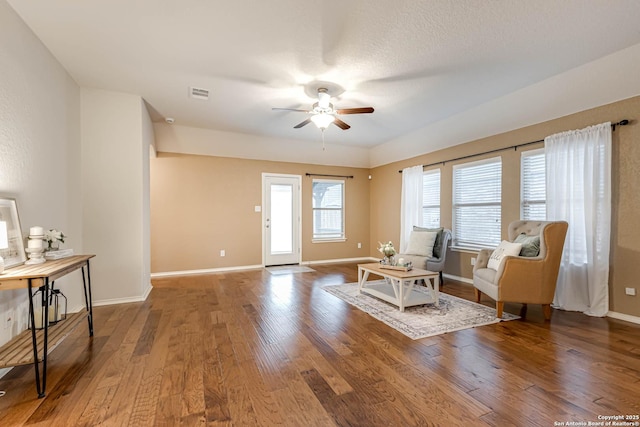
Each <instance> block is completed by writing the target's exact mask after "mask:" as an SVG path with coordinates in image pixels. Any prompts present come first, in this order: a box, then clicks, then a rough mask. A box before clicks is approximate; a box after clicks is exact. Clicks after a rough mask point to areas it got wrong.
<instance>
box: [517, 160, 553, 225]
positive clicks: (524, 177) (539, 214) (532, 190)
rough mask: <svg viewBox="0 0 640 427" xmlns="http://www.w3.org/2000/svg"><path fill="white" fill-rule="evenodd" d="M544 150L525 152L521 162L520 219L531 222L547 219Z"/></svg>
mask: <svg viewBox="0 0 640 427" xmlns="http://www.w3.org/2000/svg"><path fill="white" fill-rule="evenodd" d="M545 176H546V173H545V158H544V148H541V149H539V150H531V151H525V152H523V153H522V157H521V161H520V203H521V204H520V217H521V218H522V219H530V220H536V219H538V220H543V221H544V220H545V219H546V218H547V191H546V188H545Z"/></svg>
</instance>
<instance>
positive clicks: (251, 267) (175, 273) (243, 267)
mask: <svg viewBox="0 0 640 427" xmlns="http://www.w3.org/2000/svg"><path fill="white" fill-rule="evenodd" d="M263 267H264V266H263V265H240V266H237V267H220V268H203V269H201V270H182V271H165V272H161V273H151V278H152V279H160V278H162V277H176V276H192V275H195V274H209V273H223V272H225V271H241V270H257V269H259V268H263Z"/></svg>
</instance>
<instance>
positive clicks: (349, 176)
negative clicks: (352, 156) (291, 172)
mask: <svg viewBox="0 0 640 427" xmlns="http://www.w3.org/2000/svg"><path fill="white" fill-rule="evenodd" d="M305 175H306V176H324V177H329V178H347V179H349V178H353V175H326V174H323V173H309V172H307V173H306V174H305Z"/></svg>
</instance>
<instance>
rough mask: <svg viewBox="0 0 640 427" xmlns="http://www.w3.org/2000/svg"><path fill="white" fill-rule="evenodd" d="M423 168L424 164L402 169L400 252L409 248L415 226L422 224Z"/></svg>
mask: <svg viewBox="0 0 640 427" xmlns="http://www.w3.org/2000/svg"><path fill="white" fill-rule="evenodd" d="M422 170H423V168H422V165H419V166H414V167H411V168H406V169H403V170H402V200H401V205H400V252H399V253H404V251H405V249H407V244H408V243H409V236H411V230H413V226H414V225H417V226H421V225H422Z"/></svg>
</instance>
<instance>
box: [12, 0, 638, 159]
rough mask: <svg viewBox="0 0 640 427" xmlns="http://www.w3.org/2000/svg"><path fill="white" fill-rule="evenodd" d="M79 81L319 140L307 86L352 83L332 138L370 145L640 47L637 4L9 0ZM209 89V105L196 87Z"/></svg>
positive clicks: (253, 128)
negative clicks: (366, 109)
mask: <svg viewBox="0 0 640 427" xmlns="http://www.w3.org/2000/svg"><path fill="white" fill-rule="evenodd" d="M8 1H9V3H10V4H11V5H12V6H13V8H14V9H15V10H16V11H17V12H18V14H19V15H20V16H21V17H22V18H23V19H24V21H25V22H26V23H27V25H29V26H30V27H31V28H32V30H33V31H34V32H35V34H36V35H37V36H38V37H39V38H40V39H41V40H42V41H43V43H44V44H45V45H46V46H47V47H48V48H49V49H50V50H51V52H52V53H53V55H54V56H55V57H56V58H57V59H58V60H59V61H60V62H61V63H62V65H63V66H64V67H65V68H66V69H67V70H68V71H69V73H70V74H71V75H72V76H73V78H74V79H75V80H76V82H77V83H78V84H79V85H81V86H85V87H93V88H102V89H107V90H114V91H122V92H128V93H134V94H139V95H141V96H142V97H143V98H144V99H145V100H146V101H147V103H148V104H149V105H150V106H151V107H152V113H153V118H154V119H155V120H162V117H173V118H175V122H176V124H180V125H184V126H194V127H200V128H206V129H214V130H220V131H227V132H238V133H246V134H254V135H266V136H270V137H276V138H282V139H283V140H292V139H296V140H310V141H314V142H317V141H318V134H319V131H318V130H317V129H316V128H315V127H314V126H313V125H312V124H310V125H308V126H305V127H304V128H302V129H293V126H294V125H296V124H297V123H299V122H301V121H302V120H304V119H305V118H306V116H305V115H304V113H295V112H282V111H272V110H271V107H286V108H305V109H306V108H308V107H310V105H311V103H313V102H314V100H313V99H311V98H309V97H308V96H307V95H306V94H305V90H304V88H305V85H306V84H308V83H309V82H313V81H318V80H321V81H330V82H333V83H335V84H337V85H339V86H341V87H342V88H344V89H345V91H344V93H342V94H341V95H340V96H339V97H338V98H336V99H333V100H332V101H333V103H334V104H335V105H336V107H338V108H349V107H358V106H373V107H374V108H375V110H376V111H375V113H373V114H369V115H357V116H356V115H350V116H342V117H341V118H342V119H343V120H344V121H346V122H347V123H349V124H350V125H351V126H352V127H351V129H350V130H348V131H342V130H340V129H338V128H337V127H335V126H332V127H330V128H329V129H328V131H327V132H326V133H325V136H326V140H327V142H328V143H333V144H344V145H350V146H356V147H373V146H376V145H379V144H382V143H384V142H388V141H390V140H394V139H395V138H399V137H401V136H402V135H405V134H407V133H410V132H412V131H415V130H416V129H419V128H422V127H424V126H427V125H429V124H431V123H434V122H437V121H439V120H442V119H446V118H447V117H450V116H452V115H455V114H458V113H461V112H463V111H466V110H469V109H471V108H473V107H475V106H477V105H480V104H483V103H485V102H487V101H490V100H492V99H495V98H498V97H501V96H504V95H506V94H508V93H511V92H513V91H515V90H518V89H520V88H523V87H526V86H529V85H532V84H534V83H536V82H539V81H541V80H544V79H546V78H548V77H550V76H553V75H556V74H559V73H561V72H564V71H566V70H569V69H571V68H574V67H577V66H579V65H581V64H584V63H587V62H590V61H593V60H595V59H598V58H600V57H603V56H605V55H607V54H610V53H612V52H615V51H618V50H621V49H623V48H626V47H629V46H632V45H635V44H638V43H640V26H639V25H638V22H637V17H638V16H640V1H637V0H602V1H600V0H562V1H558V0H531V1H524V0H522V1H516V0H495V1H486V0H476V1H472V0H468V1H464V0H448V1H445V0H440V1H436V0H428V1H427V0H424V1H418V0H405V1H403V0H393V1H380V0H357V1H348V0H342V1H327V0H325V1H307V0H270V1H255V0H253V1H249V0H234V1H225V2H222V1H206V0H181V1H177V0H174V1H169V0H136V1H131V0H109V1H97V0H94V1H70V0H29V1H26V0H8ZM190 86H196V87H201V88H206V89H209V90H210V91H211V97H210V99H209V100H208V101H202V100H196V99H192V98H189V97H188V88H189V87H190Z"/></svg>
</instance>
